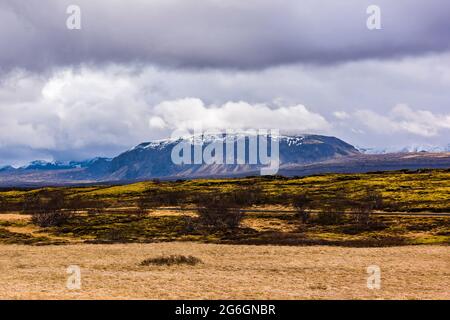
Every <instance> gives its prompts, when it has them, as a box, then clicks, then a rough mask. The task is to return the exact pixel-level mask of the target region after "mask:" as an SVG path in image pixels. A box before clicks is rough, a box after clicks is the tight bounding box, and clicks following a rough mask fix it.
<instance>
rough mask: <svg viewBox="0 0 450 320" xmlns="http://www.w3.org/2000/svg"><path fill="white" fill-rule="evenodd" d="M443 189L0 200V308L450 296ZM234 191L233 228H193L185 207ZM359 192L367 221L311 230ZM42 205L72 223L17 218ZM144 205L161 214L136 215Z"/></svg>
mask: <svg viewBox="0 0 450 320" xmlns="http://www.w3.org/2000/svg"><path fill="white" fill-rule="evenodd" d="M449 178H450V171H448V170H432V171H419V172H394V173H373V174H353V175H344V174H340V175H335V174H330V175H321V176H311V177H303V178H291V179H287V178H283V177H272V178H261V177H248V178H243V179H222V180H220V179H217V180H215V179H210V180H193V181H148V182H139V183H134V184H129V185H119V186H107V185H101V186H85V187H65V188H43V189H10V190H2V191H1V192H0V252H2V254H1V255H0V299H449V298H450V291H449V290H448V289H449V288H450V280H449V279H450V255H449V244H450V216H449V215H446V214H445V213H446V212H450V201H449V199H450V183H449V181H450V179H449ZM246 188H253V189H255V188H256V189H257V190H259V191H260V193H258V197H257V198H255V199H256V200H255V199H254V200H255V202H254V203H252V204H251V205H248V206H246V207H245V209H246V210H250V211H246V212H245V214H244V215H243V218H242V219H241V220H240V221H239V224H238V225H237V226H236V227H233V228H232V229H227V228H225V229H223V228H222V229H220V228H218V229H215V228H204V227H199V225H200V226H201V223H200V221H201V220H200V218H201V211H199V209H198V208H196V203H195V199H196V197H205V198H206V199H208V197H209V196H210V195H217V196H219V197H221V196H222V195H227V194H232V193H233V192H238V191H240V190H246ZM367 190H370V191H376V192H377V194H381V195H382V198H383V201H382V205H381V208H378V209H379V210H378V211H376V212H371V215H370V223H366V224H361V223H357V222H355V216H354V215H353V214H351V212H347V211H345V210H344V211H343V212H339V219H338V221H335V222H333V223H329V222H327V221H323V220H322V218H321V213H323V212H325V211H321V210H322V209H321V208H322V207H325V208H329V205H330V204H331V206H332V205H333V204H334V203H335V202H333V201H335V200H336V198H340V197H345V198H346V199H360V198H361V196H363V195H364V194H366V192H367ZM305 193H307V194H308V195H309V197H310V198H311V200H313V202H312V203H314V205H315V207H314V208H312V209H311V210H310V212H309V214H310V217H309V220H308V221H307V222H305V221H303V220H302V218H301V214H300V213H299V212H298V211H297V212H296V211H295V210H293V209H295V208H296V207H295V206H294V207H293V206H292V204H294V203H292V202H290V199H293V198H295V197H298V196H300V195H302V194H305ZM49 194H57V195H62V196H61V197H58V198H55V199H56V200H58V201H59V200H61V201H62V202H61V203H62V204H59V205H58V210H57V211H58V212H59V213H61V212H62V213H63V212H65V211H66V210H68V211H70V212H71V214H70V216H68V218H67V219H66V220H64V221H62V222H61V223H57V224H54V225H46V226H42V225H40V224H39V223H38V222H36V221H37V220H36V219H35V218H36V216H37V215H38V212H35V211H33V210H34V209H31V210H30V209H29V208H28V209H26V210H25V209H24V208H26V207H27V206H28V205H29V203H28V201H29V199H33V198H35V197H38V198H39V197H46V196H48V195H49ZM174 195H176V197H174ZM244 195H251V194H247V193H244ZM344 195H345V196H344ZM152 197H154V198H156V199H158V201H162V205H161V203H160V202H158V201H157V204H158V206H154V205H152V206H150V207H149V208H146V207H145V208H144V207H142V206H141V205H139V203H140V201H141V200H142V199H147V200H149V199H150V200H151V199H152ZM27 199H28V200H27ZM174 199H175V200H176V201H175V202H174V203H172V201H173V200H174ZM67 200H69V201H68V202H67ZM58 201H57V202H58ZM166 201H167V203H166ZM355 201H356V200H355ZM58 203H59V202H58ZM74 203H75V204H77V206H76V207H72V205H73V204H74ZM350 203H351V202H350ZM355 203H357V202H355ZM67 204H69V205H67ZM47 205H48V203H47ZM327 206H328V207H327ZM38 209H39V208H38ZM54 209H55V208H53V209H51V206H49V207H48V208H47V210H50V211H51V210H54ZM39 210H40V209H39ZM398 211H399V212H398ZM411 212H414V213H415V214H420V215H416V216H412V215H408V213H411ZM432 213H434V215H433V214H432ZM155 261H156V262H157V263H155ZM166 261H169V262H170V263H168V265H166ZM179 262H186V263H184V264H180V263H179ZM69 265H77V266H79V267H80V268H81V275H82V288H81V289H79V290H70V289H68V288H67V287H66V281H67V277H68V275H67V273H66V269H67V267H68V266H69ZM370 265H377V266H379V267H380V268H381V272H382V273H381V275H382V283H381V289H379V290H370V289H368V288H367V285H366V281H367V276H368V274H367V273H366V270H367V267H368V266H370Z"/></svg>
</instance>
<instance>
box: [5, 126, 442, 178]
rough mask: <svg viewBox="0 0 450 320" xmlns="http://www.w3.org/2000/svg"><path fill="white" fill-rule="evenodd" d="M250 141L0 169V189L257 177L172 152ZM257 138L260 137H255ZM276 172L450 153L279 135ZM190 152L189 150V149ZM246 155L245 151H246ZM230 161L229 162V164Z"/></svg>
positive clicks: (221, 140)
mask: <svg viewBox="0 0 450 320" xmlns="http://www.w3.org/2000/svg"><path fill="white" fill-rule="evenodd" d="M251 138H252V137H249V136H243V135H240V134H236V135H231V136H230V135H228V136H227V138H226V139H227V140H226V139H225V137H224V136H223V135H222V136H220V135H219V136H211V135H209V136H201V137H200V136H193V137H188V138H183V139H182V138H180V139H166V140H158V141H152V142H146V143H141V144H139V145H138V146H136V147H134V148H132V149H131V150H128V151H125V152H123V153H122V154H120V155H118V156H117V157H114V158H111V159H110V158H94V159H91V160H87V161H81V162H77V161H71V162H58V161H56V162H46V161H33V162H31V163H30V164H29V165H27V166H24V167H20V168H13V167H11V166H6V167H3V168H0V186H35V185H65V184H84V183H106V182H110V183H125V182H131V181H138V180H146V179H154V178H160V179H191V178H200V177H238V176H246V175H258V174H259V173H260V169H261V167H263V164H261V163H256V164H249V163H250V161H249V158H248V155H247V156H246V158H245V159H244V160H245V161H244V162H245V164H237V163H238V161H237V160H238V157H237V155H236V154H237V152H236V147H234V150H235V152H234V155H233V161H232V162H233V164H206V163H201V164H176V163H174V162H173V161H172V158H171V155H172V150H173V148H174V147H175V146H177V145H179V144H180V143H185V142H192V141H194V144H196V143H198V142H199V141H203V147H201V150H203V151H204V150H205V148H206V146H208V145H210V144H211V143H214V144H215V145H216V146H223V148H224V150H226V147H225V143H226V141H232V142H233V143H236V145H237V142H238V141H244V142H245V145H246V148H247V149H246V150H247V151H248V146H249V142H250V140H249V139H251ZM253 138H258V137H253ZM278 138H279V139H278V140H279V158H280V170H279V172H278V174H281V175H287V176H293V175H309V174H316V173H327V172H348V173H351V172H367V171H377V170H398V169H418V168H450V153H416V152H415V153H396V154H384V153H383V152H379V153H378V154H367V153H368V152H369V153H370V151H367V150H362V151H363V152H361V150H358V149H357V148H355V147H353V146H352V145H350V144H348V143H346V142H344V141H342V140H340V139H338V138H336V137H328V136H321V135H295V136H286V135H283V136H279V137H278ZM190 148H191V151H193V148H194V147H193V146H191V147H190ZM247 154H248V152H247ZM228 163H229V162H228Z"/></svg>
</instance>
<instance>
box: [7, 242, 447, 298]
mask: <svg viewBox="0 0 450 320" xmlns="http://www.w3.org/2000/svg"><path fill="white" fill-rule="evenodd" d="M0 252H1V254H0V299H450V255H449V252H450V250H449V246H446V245H442V246H434V245H432V246H431V245H430V246H423V245H422V246H402V247H385V248H348V247H330V246H313V247H304V246H249V245H217V244H202V243H194V242H167V243H151V244H110V245H92V244H72V245H59V246H29V245H0ZM171 254H181V255H186V256H187V255H192V256H195V257H197V258H199V259H201V260H202V261H203V263H201V264H198V265H195V266H191V265H176V266H152V265H151V266H141V265H140V263H141V262H142V261H143V260H145V259H147V258H152V257H158V256H161V255H171ZM69 265H77V266H79V267H80V270H81V289H79V290H69V289H68V288H67V287H66V283H67V279H68V278H69V277H70V276H71V274H68V273H67V267H68V266H69ZM371 265H376V266H378V267H379V268H380V270H381V288H380V289H379V290H377V289H372V290H371V289H368V287H367V278H368V277H369V274H368V273H367V268H368V267H369V266H371Z"/></svg>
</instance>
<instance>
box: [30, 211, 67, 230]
mask: <svg viewBox="0 0 450 320" xmlns="http://www.w3.org/2000/svg"><path fill="white" fill-rule="evenodd" d="M72 216H73V214H72V212H67V211H54V212H40V213H34V214H33V215H32V216H31V222H32V223H33V224H35V225H37V226H39V227H43V228H45V227H57V226H61V225H63V224H65V223H66V222H67V220H69V219H70V218H71V217H72Z"/></svg>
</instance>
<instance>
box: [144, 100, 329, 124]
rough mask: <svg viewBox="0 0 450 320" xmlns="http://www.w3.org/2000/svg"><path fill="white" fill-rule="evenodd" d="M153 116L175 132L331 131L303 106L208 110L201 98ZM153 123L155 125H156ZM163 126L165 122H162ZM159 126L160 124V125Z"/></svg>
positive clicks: (234, 105)
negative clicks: (220, 130) (204, 130)
mask: <svg viewBox="0 0 450 320" xmlns="http://www.w3.org/2000/svg"><path fill="white" fill-rule="evenodd" d="M153 112H154V113H155V114H156V115H157V116H158V117H159V118H158V119H161V120H162V121H163V122H164V124H165V127H167V128H171V129H192V128H194V127H200V128H202V129H280V130H284V131H296V132H317V131H319V132H323V131H325V130H328V129H329V128H330V124H329V123H328V121H327V120H326V119H325V118H324V117H323V116H321V115H320V114H317V113H314V112H311V111H309V110H308V109H306V107H305V106H303V105H293V106H285V107H275V108H270V107H269V106H268V105H266V104H250V103H247V102H245V101H239V102H226V103H224V104H222V105H220V106H215V105H211V106H206V105H205V104H204V103H203V101H202V100H200V99H197V98H185V99H179V100H174V101H164V102H162V103H160V104H158V105H157V106H156V107H155V108H154V110H153ZM154 119H155V118H152V119H151V124H152V123H155V120H154ZM161 123H162V122H161ZM158 124H159V123H158Z"/></svg>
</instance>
